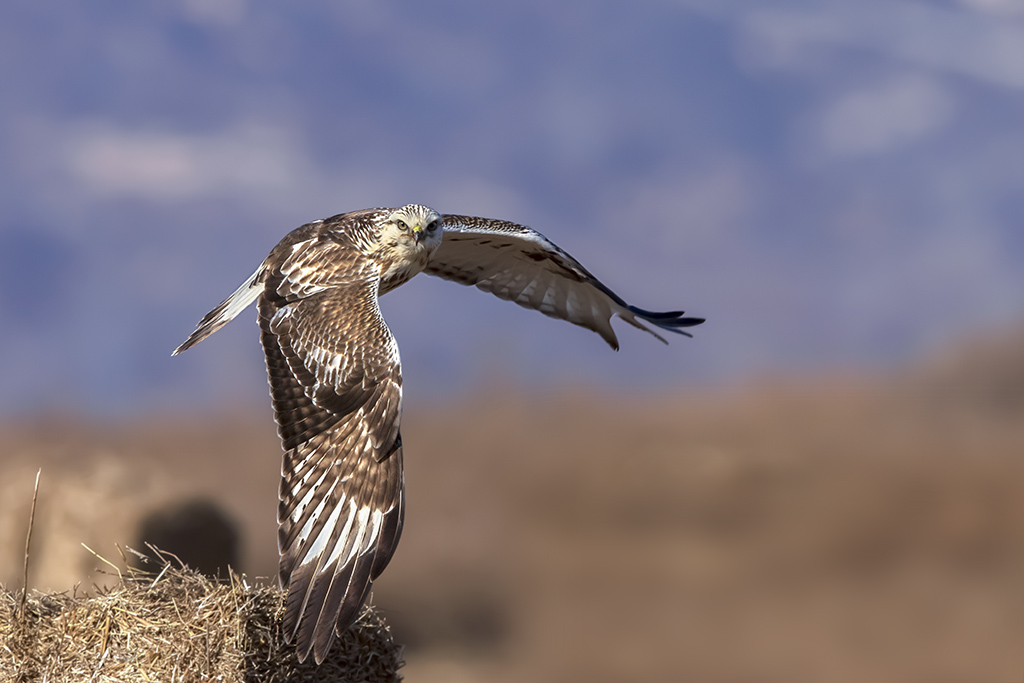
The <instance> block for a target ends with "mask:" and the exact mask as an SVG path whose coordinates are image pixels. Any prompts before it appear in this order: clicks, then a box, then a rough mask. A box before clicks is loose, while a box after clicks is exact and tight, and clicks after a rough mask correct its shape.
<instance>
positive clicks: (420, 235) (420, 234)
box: [412, 223, 424, 244]
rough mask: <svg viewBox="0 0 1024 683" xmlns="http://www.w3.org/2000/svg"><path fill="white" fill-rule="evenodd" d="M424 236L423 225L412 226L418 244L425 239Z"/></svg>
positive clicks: (413, 235)
mask: <svg viewBox="0 0 1024 683" xmlns="http://www.w3.org/2000/svg"><path fill="white" fill-rule="evenodd" d="M423 235H424V232H423V226H422V225H420V224H419V223H417V224H416V225H414V226H412V237H413V239H414V240H416V244H419V243H420V240H421V239H423Z"/></svg>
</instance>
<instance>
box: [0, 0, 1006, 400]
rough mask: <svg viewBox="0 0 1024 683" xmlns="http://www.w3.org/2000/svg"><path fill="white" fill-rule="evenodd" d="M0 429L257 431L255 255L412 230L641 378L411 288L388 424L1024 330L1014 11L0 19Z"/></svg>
mask: <svg viewBox="0 0 1024 683" xmlns="http://www.w3.org/2000/svg"><path fill="white" fill-rule="evenodd" d="M0 56H2V57H0V87H2V92H3V93H4V96H3V105H2V106H0V198H2V199H0V201H2V202H3V207H4V210H3V212H2V217H0V289H2V291H3V293H4V296H3V297H0V320H2V323H0V325H2V328H0V330H2V333H0V376H2V377H3V378H4V379H3V381H2V382H0V413H7V414H21V413H29V412H33V411H38V410H61V411H71V412H80V411H86V412H98V413H103V414H119V413H125V412H150V411H154V412H155V411H163V410H182V411H187V410H208V409H214V408H216V407H218V406H222V405H226V404H228V403H229V402H237V401H241V402H243V404H245V403H246V402H249V403H251V404H252V405H254V406H257V405H258V406H263V405H264V404H265V403H266V402H267V400H266V386H265V379H264V375H263V369H262V357H261V354H260V350H259V346H258V341H257V328H256V326H255V323H254V322H253V320H254V313H243V314H242V316H241V317H240V318H239V320H238V321H236V322H235V323H233V324H232V325H230V326H228V327H227V328H225V329H224V330H222V331H221V332H219V333H218V334H217V335H215V336H214V337H212V338H211V339H210V340H208V341H206V342H204V343H203V344H202V345H200V346H199V347H196V348H195V349H194V350H191V351H189V352H188V353H187V354H184V355H183V356H180V357H177V358H174V359H172V358H170V356H169V353H170V351H171V349H173V348H174V347H175V346H176V345H177V344H178V343H180V342H181V341H182V340H183V339H184V338H185V336H186V335H187V334H188V333H189V332H190V331H191V330H192V328H193V326H194V324H195V322H196V321H197V320H198V319H199V317H200V316H201V315H202V314H203V313H205V312H206V311H207V310H209V309H210V308H212V307H213V306H214V305H215V304H216V303H218V302H219V301H220V300H221V299H222V298H224V297H225V296H226V295H227V294H229V293H230V292H231V291H233V290H234V288H235V287H236V286H237V285H238V284H240V282H241V281H242V279H243V278H245V277H246V276H247V275H248V274H249V273H251V272H252V270H253V269H254V268H255V266H256V265H257V264H258V263H259V262H260V261H261V260H262V259H263V257H264V256H265V255H266V254H267V252H268V251H269V250H270V248H271V247H272V246H273V245H274V244H275V243H276V242H277V241H278V240H279V239H280V238H281V237H283V236H284V235H285V234H286V233H287V232H288V231H289V230H291V229H292V228H294V227H297V226H298V225H300V224H302V223H304V222H307V221H309V220H313V219H316V218H320V217H324V216H328V215H332V214H335V213H340V212H344V211H350V210H354V209H360V208H366V207H370V206H382V205H383V206H387V205H400V204H405V203H409V202H420V203H425V204H428V205H431V206H433V207H435V208H437V209H438V210H440V211H442V212H452V213H468V214H476V215H483V216H489V217H500V218H506V219H509V220H514V221H517V222H521V223H526V224H528V225H530V226H532V227H534V228H536V229H537V230H540V231H541V232H543V233H544V234H545V235H547V236H548V237H549V238H551V239H552V240H553V241H555V242H556V243H558V244H559V245H560V246H562V247H563V248H565V249H566V250H568V251H569V252H570V253H572V254H573V255H574V256H576V257H577V258H578V259H580V260H581V261H582V262H583V263H584V264H585V265H586V266H587V267H588V268H589V269H590V270H591V271H592V272H594V273H595V274H597V275H598V276H599V277H601V278H602V279H603V280H604V281H605V283H606V284H608V285H609V286H611V287H612V288H613V289H615V290H616V291H617V292H618V293H619V294H621V295H622V296H623V297H624V298H626V299H627V300H628V301H630V302H631V303H635V304H636V305H639V306H642V307H645V308H652V309H676V308H684V309H686V310H687V311H688V312H689V313H692V314H694V315H702V316H706V317H707V318H708V319H709V322H708V323H707V324H706V325H705V326H703V327H702V328H699V329H698V330H696V332H697V335H696V338H695V339H693V340H687V339H681V338H680V339H673V340H672V341H673V343H672V345H671V346H670V347H663V346H662V345H661V344H659V343H658V342H656V341H655V340H653V339H651V338H650V337H648V336H646V335H642V334H640V333H638V332H635V331H634V330H632V329H630V328H628V327H626V326H622V325H620V326H619V329H620V339H621V341H622V350H621V351H620V352H619V353H617V354H616V353H613V352H611V351H610V350H609V349H607V347H605V346H604V344H603V342H602V341H601V340H600V338H598V337H597V336H596V335H593V334H591V333H588V332H586V331H585V330H582V329H579V328H575V327H572V326H569V325H565V324H559V323H556V322H555V321H552V320H549V319H547V318H544V317H543V316H540V315H537V314H536V313H532V312H529V311H525V310H521V309H519V308H517V307H515V306H512V305H509V304H507V303H505V302H501V301H498V300H496V299H494V298H493V297H490V296H487V295H484V294H483V293H480V292H477V291H476V290H469V289H466V288H461V287H459V286H457V285H454V284H452V283H447V282H443V281H439V280H435V279H432V278H427V277H421V278H417V279H416V280H414V281H413V282H412V283H410V285H408V286H406V287H403V288H402V289H400V290H398V291H396V292H394V293H392V294H389V295H388V296H387V297H385V298H384V299H383V300H382V308H383V310H384V313H385V316H386V317H387V319H388V322H389V323H390V324H391V326H392V328H393V330H394V331H395V333H396V336H397V338H398V341H399V345H400V347H401V351H402V358H403V364H404V370H405V375H406V380H407V384H406V388H407V391H408V395H409V396H410V398H415V399H422V400H429V399H430V398H432V397H435V396H439V395H444V394H448V393H450V392H453V391H459V390H462V389H465V388H467V387H472V386H474V385H476V384H479V383H481V382H483V381H485V380H486V379H488V378H494V377H508V376H518V379H517V381H519V382H520V383H521V384H524V385H526V386H536V387H550V386H557V385H559V384H561V383H563V382H572V383H575V384H585V385H592V386H595V387H604V388H608V390H614V389H617V388H621V387H627V388H630V389H634V390H645V389H659V390H661V389H672V388H674V387H682V386H688V385H693V384H707V383H712V382H720V381H736V380H742V379H743V378H745V377H749V376H752V375H759V374H765V373H775V374H778V373H787V372H792V371H815V370H817V369H820V368H824V367H834V366H847V367H851V366H852V367H882V366H885V365H889V364H893V363H899V362H902V361H905V360H907V359H911V358H914V357H917V356H919V355H920V354H922V353H927V352H928V351H930V350H932V349H934V348H936V347H938V346H941V345H943V344H947V343H951V342H953V341H955V340H956V339H960V338H964V337H968V336H971V335H972V334H977V333H983V332H984V331H985V330H989V329H993V328H998V327H1002V326H1007V325H1012V324H1016V323H1018V322H1019V321H1020V320H1021V319H1022V318H1024V228H1022V225H1021V224H1022V218H1024V2H1021V1H1020V0H949V1H948V2H901V1H889V2H872V1H870V0H868V1H864V0H858V1H853V0H837V1H835V2H829V3H822V2H798V1H795V0H794V1H784V0H780V1H778V2H765V1H756V0H746V1H740V0H675V1H669V0H658V1H656V0H637V1H633V2H613V1H608V0H572V1H568V2H549V1H542V0H524V1H521V2H517V3H500V4H499V3H478V2H470V1H468V0H467V1H462V0H450V1H447V2H412V1H408V2H385V1H381V0H374V1H372V2H369V1H368V2H344V3H339V2H336V1H335V0H322V1H318V0H309V1H307V2H302V3H255V2H251V1H250V0H187V1H184V2H164V3H157V2H134V3H123V2H103V1H96V2H90V3H70V4H69V3H63V2H60V3H58V2H53V1H49V0H36V1H34V2H24V1H20V0H16V1H15V2H10V3H5V4H4V5H3V6H2V7H0Z"/></svg>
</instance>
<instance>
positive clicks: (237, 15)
mask: <svg viewBox="0 0 1024 683" xmlns="http://www.w3.org/2000/svg"><path fill="white" fill-rule="evenodd" d="M184 9H185V14H186V15H187V16H188V17H189V18H190V19H192V20H193V21H195V22H198V23H200V24H211V25H219V26H235V25H236V24H238V23H240V22H241V21H242V19H243V18H244V17H245V10H246V7H245V0H185V5H184Z"/></svg>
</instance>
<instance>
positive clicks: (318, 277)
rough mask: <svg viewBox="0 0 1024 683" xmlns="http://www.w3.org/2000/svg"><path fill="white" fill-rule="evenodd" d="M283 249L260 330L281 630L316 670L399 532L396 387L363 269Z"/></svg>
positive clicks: (354, 261)
mask: <svg viewBox="0 0 1024 683" xmlns="http://www.w3.org/2000/svg"><path fill="white" fill-rule="evenodd" d="M289 249H290V251H289V252H282V253H281V258H283V262H281V263H280V264H279V265H276V266H275V267H273V269H272V270H271V272H270V273H269V274H268V276H267V279H266V287H265V289H264V290H263V292H262V293H261V294H260V297H259V302H258V306H259V323H260V329H261V341H262V343H263V349H264V351H265V352H266V356H267V372H268V374H269V378H270V387H271V397H272V399H273V404H274V413H275V417H276V419H277V423H278V433H279V434H280V436H281V440H282V445H283V447H284V449H285V455H284V464H283V466H282V480H281V490H280V507H279V509H278V522H279V528H278V548H279V550H280V553H281V563H280V578H281V582H282V584H283V585H286V586H287V587H288V596H287V598H286V602H285V613H284V617H283V626H284V632H285V636H286V637H287V638H288V640H289V641H291V640H292V639H293V638H294V639H295V640H296V641H297V642H296V644H297V650H298V654H299V658H300V660H305V659H306V657H307V656H308V655H309V653H310V651H312V652H313V655H314V658H315V659H316V661H317V663H319V662H321V661H322V660H323V659H324V658H325V657H326V655H327V652H328V650H329V649H330V646H331V643H332V642H333V640H334V636H335V633H336V632H337V633H340V632H341V631H343V630H344V629H346V628H348V626H350V625H351V624H352V622H354V621H355V619H356V617H357V616H358V614H359V610H360V608H361V607H362V604H363V602H364V600H365V598H366V596H367V595H368V592H369V589H370V583H371V581H372V580H373V579H375V578H376V577H377V576H378V575H379V574H380V573H381V571H383V569H384V567H385V566H386V565H387V563H388V561H389V560H390V559H391V555H392V554H393V552H394V550H395V547H396V545H397V544H398V539H399V536H400V534H401V530H402V519H403V496H404V485H403V475H402V441H401V436H400V435H399V419H400V412H401V402H402V386H401V385H402V378H401V366H400V363H399V358H398V347H397V345H396V344H395V340H394V337H393V336H392V335H391V332H390V330H389V329H388V328H387V325H385V323H384V320H383V318H382V317H381V315H380V310H379V308H378V307H377V286H378V278H379V275H378V273H377V271H376V270H375V268H374V267H373V266H372V264H371V263H370V262H369V261H368V260H367V259H366V258H365V257H363V256H362V255H361V254H358V253H357V252H356V251H355V250H353V249H351V248H344V247H343V245H339V244H338V243H336V242H333V241H330V240H325V239H317V238H313V239H311V240H309V241H308V242H299V243H297V244H294V245H291V246H290V247H289Z"/></svg>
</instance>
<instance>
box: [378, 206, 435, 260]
mask: <svg viewBox="0 0 1024 683" xmlns="http://www.w3.org/2000/svg"><path fill="white" fill-rule="evenodd" d="M443 232H444V229H443V228H442V221H441V214H439V213H438V212H437V211H434V210H433V209H431V208H430V207H428V206H422V205H420V204H406V205H405V206H403V207H402V208H400V209H395V210H394V211H392V212H391V214H390V215H389V216H388V217H387V220H386V221H385V225H384V236H385V238H389V239H387V241H389V242H390V241H393V242H394V244H395V245H396V246H398V248H399V249H402V250H403V251H404V250H409V251H410V252H413V253H415V252H425V253H427V254H433V252H434V250H435V249H437V247H438V246H440V244H441V234H442V233H443ZM410 255H411V254H410Z"/></svg>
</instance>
